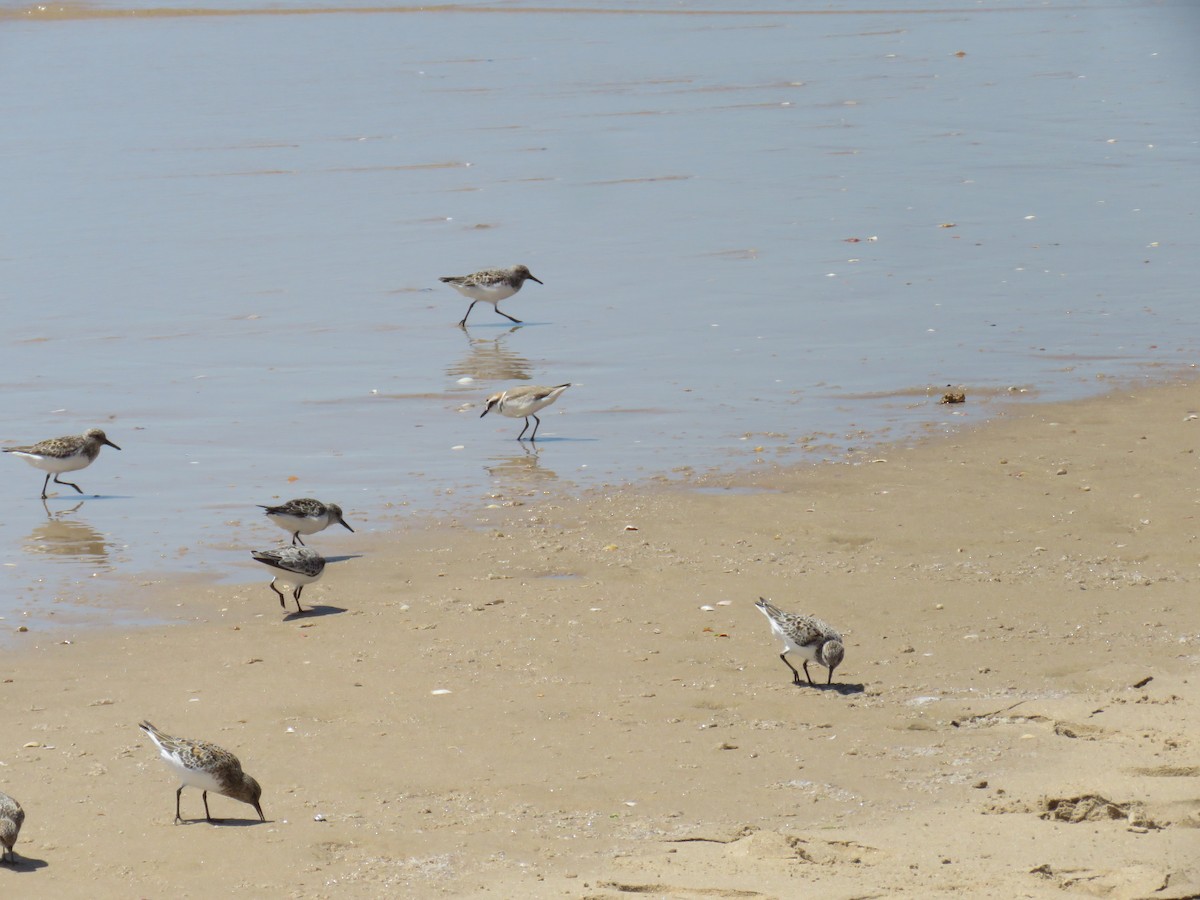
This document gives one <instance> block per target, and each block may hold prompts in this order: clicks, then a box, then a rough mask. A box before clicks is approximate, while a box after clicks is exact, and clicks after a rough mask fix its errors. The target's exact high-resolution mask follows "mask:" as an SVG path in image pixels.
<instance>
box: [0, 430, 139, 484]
mask: <svg viewBox="0 0 1200 900" xmlns="http://www.w3.org/2000/svg"><path fill="white" fill-rule="evenodd" d="M104 444H107V445H108V446H110V447H112V448H113V449H114V450H120V449H121V448H120V447H118V446H117V445H116V444H114V443H113V442H112V441H110V440H109V439H108V438H107V437H105V435H104V432H103V431H101V430H100V429H99V428H89V429H88V430H87V431H85V432H84V433H83V434H69V435H67V436H66V437H60V438H50V439H49V440H45V441H38V442H37V443H36V444H33V445H32V446H29V447H5V448H4V452H5V453H11V454H12V455H13V456H19V457H21V459H23V460H25V462H27V463H29V464H30V465H31V466H33V467H34V468H35V469H41V470H42V471H43V472H45V473H46V480H45V481H43V482H42V499H43V500H45V499H46V488H47V486H49V484H50V476H51V475H53V476H54V483H55V484H61V485H64V486H66V487H73V488H75V490H76V491H78V492H79V493H81V494H82V493H83V489H82V488H81V487H80V486H79V485H77V484H75V483H74V482H71V481H59V479H58V476H59V475H60V474H62V473H63V472H74V471H76V470H77V469H86V468H87V467H88V466H90V465H91V464H92V462H93V461H95V459H96V457H97V456H98V455H99V454H100V447H101V446H102V445H104Z"/></svg>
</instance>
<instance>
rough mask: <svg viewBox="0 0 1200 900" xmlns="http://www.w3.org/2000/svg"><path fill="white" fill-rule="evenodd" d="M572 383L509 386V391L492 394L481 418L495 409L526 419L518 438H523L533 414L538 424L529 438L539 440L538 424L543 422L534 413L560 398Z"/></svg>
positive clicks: (513, 416)
mask: <svg viewBox="0 0 1200 900" xmlns="http://www.w3.org/2000/svg"><path fill="white" fill-rule="evenodd" d="M570 386H571V385H570V384H559V385H556V386H554V387H543V386H541V385H531V386H529V387H517V388H509V389H508V390H507V391H500V393H498V394H492V396H490V397H488V398H487V401H486V402H485V403H484V404H483V412H481V413H480V414H479V418H481V419H482V418H483V417H484V416H486V415H487V414H488V413H490V412H492V410H495V411H496V412H498V413H500V415H502V416H508V417H509V418H510V419H524V420H525V427H524V428H522V429H521V433H520V434H518V435H517V440H518V441H519V440H521V438H522V437H524V435H525V431H526V430H527V429H528V428H529V417H530V416H533V421H534V422H535V423H537V424H535V425H534V426H533V434H531V435H530V436H529V440H531V441H535V440H537V431H538V426H540V425H541V424H542V420H541V419H539V418H538V417H537V416H536V415H534V414H535V413H536V412H537V411H538V410H539V409H545V408H546V407H547V406H549V405H550V404H551V403H553V402H554V401H555V400H557V399H558V398H559V396H560V395H561V394H562V392H563V391H565V390H566V389H567V388H569V387H570Z"/></svg>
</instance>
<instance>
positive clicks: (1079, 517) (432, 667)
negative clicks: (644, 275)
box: [0, 381, 1200, 900]
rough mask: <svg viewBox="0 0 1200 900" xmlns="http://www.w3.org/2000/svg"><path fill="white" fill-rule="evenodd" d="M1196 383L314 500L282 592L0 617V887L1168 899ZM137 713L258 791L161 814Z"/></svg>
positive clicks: (1181, 887)
mask: <svg viewBox="0 0 1200 900" xmlns="http://www.w3.org/2000/svg"><path fill="white" fill-rule="evenodd" d="M1198 411H1200V387H1198V386H1197V385H1196V384H1194V383H1187V382H1182V381H1181V382H1179V383H1172V384H1168V385H1165V386H1160V387H1154V388H1137V389H1126V390H1122V391H1118V392H1117V393H1115V394H1112V395H1110V396H1107V397H1104V398H1101V399H1097V400H1092V401H1085V402H1079V403H1074V404H1070V405H1032V404H1031V405H1026V406H1021V405H1014V406H1012V407H1011V408H1010V409H1009V410H1008V411H1007V412H1006V413H1005V414H1003V415H1001V416H1000V417H999V419H998V420H996V421H994V422H991V423H989V424H986V425H984V426H981V427H978V428H975V429H972V430H969V431H966V432H963V433H960V434H955V435H952V436H949V437H945V436H942V437H935V438H929V439H925V440H922V441H920V442H918V443H914V444H905V445H896V446H884V447H875V448H871V449H869V450H864V451H862V453H861V456H860V457H856V458H854V459H852V460H848V461H847V462H846V463H837V464H834V463H830V464H822V465H817V466H809V467H801V468H797V469H791V470H781V469H776V468H775V467H773V466H771V465H770V464H768V463H764V464H762V465H761V466H759V467H758V468H757V469H755V470H753V471H752V473H751V474H743V475H737V476H722V477H720V478H716V477H708V478H705V479H700V483H693V484H689V485H688V486H685V487H680V486H678V485H661V486H653V485H651V486H636V487H628V488H622V489H619V490H613V491H611V492H595V493H591V494H588V495H586V496H583V497H576V498H565V497H554V496H548V497H546V496H542V495H541V494H540V491H538V492H532V491H531V493H537V497H538V498H540V499H538V498H535V497H531V496H525V495H521V496H517V495H513V496H509V497H497V498H496V509H494V510H489V511H488V512H487V515H488V516H489V517H490V518H489V519H488V520H487V521H479V522H475V521H472V522H463V523H453V522H442V523H430V524H429V526H428V527H426V528H423V529H414V530H410V531H408V532H406V533H402V534H396V535H394V536H388V537H386V538H380V537H374V538H369V539H362V537H363V536H361V535H349V534H346V535H333V534H332V532H325V533H323V534H320V535H316V536H314V537H313V538H311V539H310V544H312V545H314V546H316V547H319V548H321V549H322V550H323V552H325V553H326V554H327V555H329V556H331V557H336V556H338V555H341V556H349V557H351V558H350V559H346V560H344V561H341V562H337V563H335V564H333V565H331V566H330V568H329V570H328V572H327V574H326V576H325V578H324V580H323V581H321V582H319V583H317V584H315V585H312V586H310V587H309V588H308V589H307V590H306V592H305V595H304V599H305V601H306V602H307V603H309V604H311V605H312V606H313V608H314V611H313V612H312V613H310V614H307V615H304V616H295V615H285V614H283V613H282V612H281V611H280V609H279V606H278V604H277V602H276V600H275V598H274V595H273V594H271V592H270V591H269V590H268V588H267V585H266V582H267V580H268V578H267V577H264V578H263V579H262V580H260V581H257V582H255V583H251V584H245V585H241V586H237V587H223V586H222V587H195V586H191V587H189V586H183V587H180V586H177V585H173V584H171V583H166V582H164V583H158V584H152V585H140V586H139V585H131V586H130V589H129V593H128V594H127V595H124V596H123V602H124V603H126V604H130V603H136V602H140V601H139V600H138V598H144V600H145V602H146V604H147V607H148V608H149V606H150V605H151V601H150V598H151V597H154V598H156V602H155V603H154V608H155V609H156V610H161V608H162V594H164V593H173V594H175V600H174V602H177V603H178V604H179V615H180V619H181V624H178V625H173V626H168V627H159V628H148V629H142V630H135V631H128V632H116V633H108V632H106V631H104V630H103V629H98V630H90V631H80V632H78V633H74V634H71V635H70V636H69V638H67V639H63V637H62V635H61V634H59V633H56V634H55V636H54V638H53V640H48V639H47V638H46V637H45V636H44V635H39V633H38V630H37V628H36V627H35V628H33V629H31V630H30V631H29V632H27V633H22V634H19V635H15V636H10V640H11V641H12V642H13V644H14V645H15V646H14V649H13V650H11V651H10V652H6V653H5V655H4V661H3V663H2V666H0V676H2V677H0V682H2V683H0V697H2V699H3V702H2V704H0V735H2V741H0V790H3V791H5V792H8V793H10V794H12V795H13V796H14V797H16V798H17V799H18V800H19V801H20V802H21V803H22V804H23V805H24V807H25V810H26V813H27V819H26V823H25V826H24V830H23V832H22V834H21V837H20V840H19V842H18V844H17V846H16V851H17V854H18V864H17V865H16V866H15V867H6V868H3V869H0V885H2V890H3V892H4V893H6V894H7V895H8V896H35V895H40V896H55V897H132V896H140V897H153V896H164V895H167V894H173V895H176V896H187V897H199V896H219V895H228V894H233V893H235V892H236V893H238V894H241V895H244V896H275V897H278V896H287V897H339V898H340V897H383V896H389V897H431V896H448V897H485V896H486V897H511V898H516V897H530V898H543V897H546V898H549V897H575V898H597V900H598V898H606V900H607V898H618V897H624V896H628V895H631V894H632V895H637V896H648V897H669V898H701V897H704V898H708V897H739V898H740V897H764V898H769V897H776V898H787V897H806V896H820V897H822V898H851V897H890V896H901V895H904V896H918V897H940V896H971V897H1006V898H1007V897H1050V896H1059V895H1062V894H1068V895H1074V894H1077V895H1082V896H1102V897H1113V898H1141V897H1147V898H1149V897H1154V898H1182V897H1194V896H1196V895H1197V892H1200V864H1198V862H1197V860H1198V859H1200V831H1197V827H1200V790H1198V778H1200V757H1198V756H1197V748H1198V746H1200V745H1198V744H1197V740H1198V735H1197V726H1196V722H1197V712H1198V706H1200V691H1198V690H1197V682H1196V677H1195V676H1196V663H1197V660H1198V659H1200V624H1198V622H1200V620H1198V619H1197V616H1196V612H1195V608H1196V607H1195V597H1194V584H1195V579H1196V566H1197V561H1196V554H1195V546H1196V540H1197V534H1198V533H1200V529H1198V528H1197V520H1196V511H1197V489H1196V486H1195V485H1196V478H1195V474H1196V457H1195V454H1194V452H1193V451H1194V448H1195V444H1196V437H1197V429H1198V428H1200V419H1198V418H1197V417H1196V413H1197V412H1198ZM695 488H701V489H700V490H696V489H695ZM348 514H349V513H348ZM339 530H340V529H339ZM264 575H265V573H264ZM760 595H762V596H766V597H770V598H773V599H774V601H775V602H776V603H777V604H779V605H780V606H782V607H783V608H785V609H788V610H791V611H796V612H809V613H814V614H816V615H819V616H821V617H822V618H825V619H827V620H828V621H830V622H831V623H833V624H834V625H835V626H837V627H840V628H841V629H842V630H843V631H844V633H845V637H846V645H847V649H846V659H845V662H844V663H843V664H842V666H841V668H839V669H838V670H837V672H836V677H835V679H834V684H833V686H832V687H831V688H825V687H819V688H812V687H809V686H807V685H805V686H802V687H796V686H793V685H792V683H791V675H790V672H788V671H787V669H786V667H785V666H784V664H783V663H782V662H781V661H780V659H779V657H778V655H777V654H778V652H779V649H780V647H779V646H778V644H777V643H776V641H775V639H774V638H773V637H772V636H771V635H770V633H769V630H768V627H767V623H766V621H765V619H764V618H763V617H762V616H761V615H760V614H759V613H758V611H756V610H755V608H754V601H755V600H756V599H757V598H758V597H759V596H760ZM798 662H799V660H797V663H798ZM817 671H818V672H821V670H819V668H818V669H817ZM814 674H816V672H814ZM821 674H823V672H821ZM820 680H823V679H820ZM143 718H146V719H149V720H150V721H152V722H154V723H155V724H156V725H158V726H159V727H160V728H162V729H163V730H164V731H167V732H168V733H171V734H176V735H181V736H184V737H193V738H202V739H206V740H209V741H213V742H216V743H218V744H220V745H221V746H223V747H226V748H227V749H229V750H232V751H233V752H234V753H236V754H238V755H239V756H240V758H241V761H242V763H243V765H244V766H245V768H246V770H247V771H248V772H249V773H251V774H252V775H253V776H254V777H256V778H257V779H258V780H259V781H260V782H261V784H262V785H263V789H264V792H263V798H262V804H263V808H264V811H265V813H266V816H267V819H268V821H267V822H266V823H263V824H260V823H259V822H257V817H256V816H255V815H254V812H253V810H252V809H251V808H250V807H249V806H245V805H243V804H239V803H237V802H235V801H233V800H229V799H227V798H224V797H220V796H216V795H211V796H210V797H209V803H210V806H211V807H212V812H213V815H214V816H217V817H228V818H229V821H227V822H226V823H225V824H223V825H209V824H207V823H205V822H204V820H203V806H202V804H201V798H200V796H199V791H197V790H196V789H194V788H187V789H185V790H184V793H183V815H184V818H185V819H187V820H188V821H187V822H186V823H185V824H182V825H175V824H173V818H174V808H173V807H174V802H173V801H174V797H173V794H174V791H175V788H176V786H177V783H176V782H175V780H174V779H173V776H172V775H171V774H170V773H169V772H168V771H167V769H166V767H165V766H163V765H162V763H161V762H160V761H159V759H158V757H157V755H156V752H155V751H154V748H153V747H152V746H151V744H150V742H149V740H148V739H147V738H146V737H145V736H144V735H143V734H142V733H141V732H140V731H139V730H138V729H137V727H136V724H137V723H138V722H139V721H141V720H142V719H143Z"/></svg>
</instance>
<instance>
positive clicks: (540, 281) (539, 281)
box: [529, 275, 546, 286]
mask: <svg viewBox="0 0 1200 900" xmlns="http://www.w3.org/2000/svg"><path fill="white" fill-rule="evenodd" d="M529 280H530V281H536V282H537V283H538V284H540V285H543V286H545V284H546V282H544V281H542V279H540V278H534V277H533V276H532V275H530V276H529Z"/></svg>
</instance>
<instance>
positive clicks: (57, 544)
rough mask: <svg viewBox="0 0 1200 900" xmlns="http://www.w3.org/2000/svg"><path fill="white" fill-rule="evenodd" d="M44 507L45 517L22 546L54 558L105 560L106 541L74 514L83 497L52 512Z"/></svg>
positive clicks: (95, 561) (95, 562) (81, 503)
mask: <svg viewBox="0 0 1200 900" xmlns="http://www.w3.org/2000/svg"><path fill="white" fill-rule="evenodd" d="M42 505H43V506H45V507H46V521H45V522H43V523H41V524H40V525H38V526H36V527H35V528H34V529H33V531H31V532H29V536H28V537H27V538H26V539H25V550H26V551H27V552H29V553H42V554H46V555H47V556H50V557H54V558H62V559H70V560H75V561H79V562H86V563H90V564H92V565H97V564H107V563H108V548H109V542H108V541H107V540H105V537H104V535H102V534H101V533H100V532H99V531H97V530H96V529H95V528H93V527H92V526H91V525H89V524H88V523H87V522H85V521H83V520H82V519H79V518H76V516H75V514H76V513H77V512H78V511H79V509H80V508H81V507H82V506H83V501H80V502H79V503H76V504H75V505H74V506H72V507H71V508H70V509H59V510H55V511H54V512H51V511H50V507H49V506H48V505H47V504H46V503H45V501H43V502H42Z"/></svg>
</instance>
